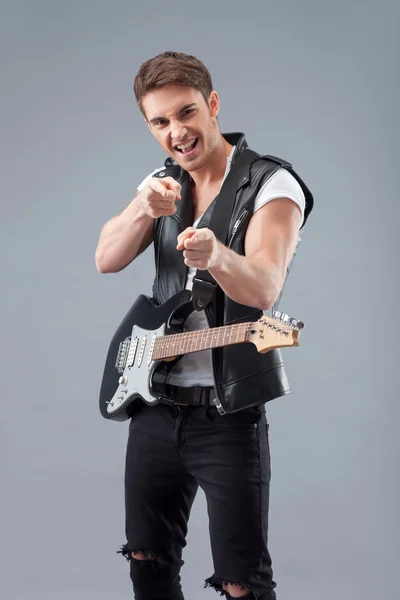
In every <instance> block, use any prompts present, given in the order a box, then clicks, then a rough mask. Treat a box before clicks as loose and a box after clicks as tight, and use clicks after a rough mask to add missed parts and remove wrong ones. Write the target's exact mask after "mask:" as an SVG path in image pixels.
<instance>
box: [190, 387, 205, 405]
mask: <svg viewBox="0 0 400 600" xmlns="http://www.w3.org/2000/svg"><path fill="white" fill-rule="evenodd" d="M203 392H204V388H203V387H202V386H201V385H196V387H195V388H194V393H193V404H194V405H195V406H201V399H202V396H203Z"/></svg>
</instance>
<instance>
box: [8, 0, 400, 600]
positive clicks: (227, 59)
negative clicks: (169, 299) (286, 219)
mask: <svg viewBox="0 0 400 600" xmlns="http://www.w3.org/2000/svg"><path fill="white" fill-rule="evenodd" d="M398 17H399V10H398V4H397V6H396V8H395V2H394V1H393V2H389V1H387V0H385V1H382V0H381V1H380V2H378V1H376V2H368V1H364V2H361V1H360V2H356V1H355V0H351V1H350V2H348V1H346V2H345V1H341V2H338V1H337V2H335V3H332V2H329V3H328V2H318V1H316V0H315V1H312V0H306V1H303V2H298V1H296V0H287V1H284V2H279V3H276V2H274V3H272V2H269V1H265V2H258V3H255V2H246V3H243V5H239V4H235V3H232V2H215V4H214V5H212V4H211V3H209V2H204V1H203V2H199V3H197V4H196V5H195V4H193V3H188V2H184V3H183V2H170V3H160V2H154V1H153V2H146V3H144V4H143V5H139V3H137V2H133V1H131V2H128V1H122V0H120V1H115V2H106V1H104V0H101V1H100V0H97V1H95V0H87V1H82V2H76V1H75V2H54V1H50V0H47V1H45V0H37V1H36V2H29V1H28V0H25V1H18V0H15V1H13V2H11V1H10V2H8V3H6V2H2V4H1V15H0V44H1V48H0V50H1V52H0V56H1V82H0V85H1V96H0V103H1V105H0V108H1V110H0V119H1V221H0V222H1V248H0V250H1V283H2V285H1V289H2V293H1V296H0V298H1V300H0V302H1V310H0V326H1V342H2V344H1V382H2V394H1V396H2V398H1V401H2V411H1V420H0V427H1V430H0V461H1V535H0V540H1V556H0V570H1V573H0V593H1V597H2V598H6V599H7V600H25V599H29V600H36V599H40V600H50V599H51V600H53V599H54V598H57V600H64V599H67V598H68V599H69V598H71V599H72V598H74V599H77V600H91V599H96V600H101V599H103V598H104V599H105V598H120V599H121V600H122V599H123V598H126V599H128V598H131V597H132V592H131V584H130V581H129V576H128V566H127V563H126V562H125V561H124V560H123V559H122V558H121V557H120V556H117V555H116V550H117V549H118V548H119V546H120V545H121V544H122V543H123V542H124V521H123V465H124V452H125V443H126V434H127V424H116V423H110V422H106V421H105V420H103V419H102V418H101V417H100V415H99V412H98V408H97V401H98V389H99V384H100V379H101V374H102V368H103V363H104V359H105V353H106V350H107V348H108V343H109V341H110V338H111V336H112V334H113V332H114V330H115V328H116V326H117V325H118V323H119V321H120V319H121V317H122V316H123V315H124V314H125V312H126V310H127V308H128V307H129V306H130V304H131V302H132V301H133V299H134V298H135V297H136V296H137V294H139V293H149V292H150V289H151V280H152V276H153V259H152V250H151V249H150V250H148V251H147V252H146V253H145V255H143V256H142V257H140V259H138V261H137V262H136V263H135V264H134V265H132V266H131V267H129V268H128V269H126V270H125V271H124V272H122V273H119V274H116V275H108V276H106V275H103V276H102V275H100V274H99V273H98V272H97V271H96V269H95V264H94V251H95V247H96V244H97V239H98V235H99V232H100V229H101V227H102V225H103V224H104V222H105V221H106V220H108V219H109V218H110V217H112V216H113V215H115V214H117V213H118V212H119V211H120V210H121V209H122V208H123V207H125V206H126V204H128V202H129V201H130V199H131V198H132V196H133V195H134V193H135V187H136V185H137V184H138V183H139V182H140V181H141V180H142V178H143V177H144V176H145V175H147V173H148V172H150V171H151V170H152V169H154V168H155V167H157V166H160V165H161V164H162V162H161V161H162V160H163V158H164V157H163V155H162V153H161V150H160V149H159V148H158V146H157V145H156V142H155V141H154V139H153V138H152V137H151V135H150V134H149V132H148V130H147V128H146V126H145V124H144V122H143V120H142V118H141V116H140V113H139V111H138V110H137V108H136V106H135V103H134V99H133V94H132V83H133V79H134V76H135V74H136V72H137V69H138V68H139V66H140V64H141V62H142V61H144V60H145V59H147V58H149V57H151V56H154V55H155V54H157V53H158V52H161V51H163V50H167V49H174V50H182V51H186V52H190V53H194V54H196V55H197V56H198V57H199V58H201V59H202V60H204V62H205V63H206V65H207V66H208V67H209V69H210V70H211V72H212V76H213V81H214V87H215V88H216V89H217V90H218V91H219V93H220V96H221V101H222V111H221V117H220V122H221V126H222V129H223V130H224V131H232V130H241V131H245V132H246V134H247V137H248V141H249V143H250V144H251V146H252V147H253V148H254V149H256V150H259V151H261V152H264V153H270V154H275V155H278V156H282V157H284V158H286V159H288V160H290V161H292V163H293V164H294V166H295V168H296V169H297V170H298V172H299V173H300V174H301V175H302V177H303V178H304V179H305V181H306V182H307V183H308V185H309V186H310V188H311V189H312V191H313V192H314V194H315V199H316V205H315V210H314V212H313V213H312V215H311V217H310V221H309V224H308V225H307V228H306V230H305V234H304V239H303V242H302V245H301V248H300V251H299V254H298V257H297V259H296V263H295V266H294V268H293V271H292V274H291V277H290V280H289V282H288V285H287V289H286V292H285V295H284V299H283V301H282V305H281V306H282V308H283V309H284V310H286V311H287V312H289V313H290V314H293V315H294V316H296V317H298V318H301V319H303V320H304V321H305V322H306V329H305V331H304V333H303V335H302V338H301V341H302V344H301V347H300V348H298V349H287V350H285V351H284V356H285V360H286V364H287V367H288V372H289V375H290V380H291V384H292V390H293V391H292V394H291V395H289V396H287V397H286V398H284V399H281V400H276V401H274V402H272V403H270V404H269V405H268V416H269V421H270V424H271V429H270V431H271V449H272V461H273V462H272V476H273V479H272V491H271V511H270V522H271V524H270V550H271V553H272V556H273V561H274V566H275V578H276V580H277V582H278V585H279V588H278V589H279V600H289V599H294V598H296V600H320V599H321V598H323V599H324V600H331V599H332V600H334V599H335V600H336V599H337V598H340V599H341V600H350V599H351V600H354V599H360V600H361V599H362V600H375V599H376V598H385V599H386V600H395V599H397V598H398V577H397V570H396V568H397V567H398V561H399V558H400V552H399V541H398V540H399V533H400V532H399V519H398V506H399V485H398V484H399V478H398V467H397V464H398V458H399V452H398V449H399V443H398V422H399V409H398V392H397V381H396V379H397V377H396V375H397V369H398V365H397V356H398V350H399V344H398V332H397V327H398V324H397V314H398V301H397V300H398V294H397V292H398V267H397V259H398V257H397V251H396V246H397V244H396V246H395V234H396V232H397V230H398V219H399V209H398V198H397V186H396V187H395V177H396V175H397V171H398V160H399V153H398V151H397V140H398V132H399V131H398V126H399V119H398V107H399V105H400V98H399V88H398V83H399V82H398V50H399V48H398V42H397V40H396V37H397V39H398V31H397V29H398ZM396 67H397V70H396ZM184 558H185V560H186V564H185V566H184V569H183V583H184V589H185V591H186V594H187V597H188V598H190V600H200V598H212V597H217V596H216V595H215V592H213V591H212V590H203V581H204V579H205V578H206V577H208V576H209V575H210V574H211V573H212V566H211V556H210V552H209V545H208V531H207V517H206V510H205V503H204V497H203V495H202V493H199V495H198V497H197V500H196V503H195V507H194V510H193V513H192V519H191V522H190V529H189V536H188V547H187V549H186V551H185V557H184Z"/></svg>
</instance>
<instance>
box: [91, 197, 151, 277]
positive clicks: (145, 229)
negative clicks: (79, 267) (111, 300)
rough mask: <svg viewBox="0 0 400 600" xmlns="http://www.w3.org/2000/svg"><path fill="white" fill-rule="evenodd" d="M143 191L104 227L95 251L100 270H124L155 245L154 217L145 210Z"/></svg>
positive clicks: (110, 271)
mask: <svg viewBox="0 0 400 600" xmlns="http://www.w3.org/2000/svg"><path fill="white" fill-rule="evenodd" d="M140 193H141V192H139V193H138V194H136V196H135V198H134V199H133V200H132V202H131V203H130V204H129V205H128V206H127V207H126V208H125V210H123V211H122V213H121V214H119V215H118V216H116V217H113V218H112V219H110V220H109V221H108V222H107V223H106V224H105V225H104V227H103V229H102V230H101V233H100V238H99V242H98V244H97V248H96V254H95V260H96V267H97V270H98V271H99V272H100V273H116V272H118V271H122V269H124V268H125V267H126V266H127V265H129V264H130V263H131V262H132V261H133V260H134V259H135V258H136V257H137V256H139V254H141V253H142V252H144V250H146V248H147V247H148V246H149V245H150V244H151V242H152V239H153V223H154V219H153V218H152V217H149V216H148V215H147V214H146V213H145V212H144V210H143V208H142V206H141V204H140V202H138V196H139V194H140Z"/></svg>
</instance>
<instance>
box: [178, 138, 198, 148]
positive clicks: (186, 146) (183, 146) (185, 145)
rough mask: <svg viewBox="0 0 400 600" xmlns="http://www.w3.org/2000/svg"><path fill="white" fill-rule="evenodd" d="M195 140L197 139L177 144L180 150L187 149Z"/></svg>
mask: <svg viewBox="0 0 400 600" xmlns="http://www.w3.org/2000/svg"><path fill="white" fill-rule="evenodd" d="M195 141H196V140H192V141H191V142H188V143H187V144H181V145H180V146H177V148H178V150H185V149H186V148H190V146H193V144H194V143H195Z"/></svg>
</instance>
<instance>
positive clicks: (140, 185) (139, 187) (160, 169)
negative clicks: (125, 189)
mask: <svg viewBox="0 0 400 600" xmlns="http://www.w3.org/2000/svg"><path fill="white" fill-rule="evenodd" d="M163 170H165V166H162V167H158V168H157V169H154V171H152V172H151V173H149V174H148V175H147V176H146V177H145V178H144V179H143V181H142V182H141V183H140V184H139V185H138V187H137V190H138V192H141V191H142V189H143V188H144V187H145V185H146V184H147V182H148V180H149V179H151V178H152V177H153V175H155V174H156V173H159V172H160V171H163Z"/></svg>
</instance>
